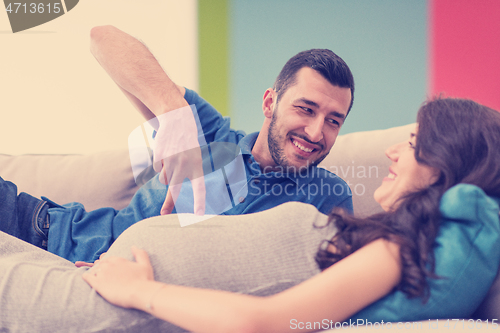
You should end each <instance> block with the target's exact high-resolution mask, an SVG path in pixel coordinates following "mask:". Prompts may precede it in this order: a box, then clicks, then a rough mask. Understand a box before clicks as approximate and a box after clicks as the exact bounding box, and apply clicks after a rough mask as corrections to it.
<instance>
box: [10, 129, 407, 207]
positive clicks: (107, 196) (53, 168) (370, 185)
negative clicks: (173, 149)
mask: <svg viewBox="0 0 500 333" xmlns="http://www.w3.org/2000/svg"><path fill="white" fill-rule="evenodd" d="M414 126H415V125H414V124H410V125H406V126H400V127H394V128H390V129H386V130H376V131H366V132H356V133H350V134H346V135H340V136H339V137H338V138H337V142H336V143H335V145H334V146H333V148H332V150H331V152H330V154H329V155H328V156H327V157H326V158H325V160H324V161H323V162H322V163H321V164H320V166H321V167H323V168H325V169H327V170H329V171H332V172H333V173H335V174H336V175H337V176H339V177H341V178H343V179H344V180H346V181H347V182H348V184H349V185H350V186H351V190H352V192H353V202H354V210H355V212H356V213H358V214H370V213H373V212H376V211H379V210H380V207H379V205H378V204H377V203H376V202H375V200H373V192H374V191H375V189H376V188H377V187H378V186H379V185H380V184H381V182H382V178H384V177H385V176H386V175H387V174H388V167H389V165H390V161H389V159H388V158H387V157H386V156H385V154H384V151H385V149H387V147H389V146H391V145H393V144H395V143H398V142H401V141H403V140H407V139H408V138H409V132H410V131H411V130H412V129H413V128H414ZM0 177H2V178H3V179H5V180H9V181H12V182H14V184H16V185H17V186H18V190H19V191H20V192H27V193H29V194H31V195H33V196H36V197H40V196H46V197H48V198H49V199H51V200H53V201H55V202H57V203H59V204H64V203H68V202H73V201H76V202H81V203H82V204H84V206H85V208H86V209H87V210H93V209H96V208H100V207H114V208H116V209H121V208H123V207H125V206H126V205H127V204H128V202H129V201H130V199H131V198H132V196H133V195H134V193H135V192H136V191H137V189H138V186H137V185H136V184H135V181H134V177H133V175H132V171H131V166H130V158H129V154H128V150H125V149H124V150H117V151H110V152H101V153H94V154H89V155H19V156H11V155H0ZM325 194H326V193H325Z"/></svg>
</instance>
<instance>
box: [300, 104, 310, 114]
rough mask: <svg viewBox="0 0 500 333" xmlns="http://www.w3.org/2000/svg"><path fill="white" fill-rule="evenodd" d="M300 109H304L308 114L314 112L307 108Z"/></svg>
mask: <svg viewBox="0 0 500 333" xmlns="http://www.w3.org/2000/svg"><path fill="white" fill-rule="evenodd" d="M299 108H301V109H302V111H304V112H306V113H312V112H313V110H311V109H309V108H306V107H305V106H299Z"/></svg>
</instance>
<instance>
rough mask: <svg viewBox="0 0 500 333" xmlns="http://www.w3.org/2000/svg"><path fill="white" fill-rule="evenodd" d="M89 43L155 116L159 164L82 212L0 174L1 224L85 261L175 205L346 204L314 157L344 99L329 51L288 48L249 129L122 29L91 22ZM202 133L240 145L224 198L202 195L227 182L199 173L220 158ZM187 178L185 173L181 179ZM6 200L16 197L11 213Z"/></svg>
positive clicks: (342, 186)
mask: <svg viewBox="0 0 500 333" xmlns="http://www.w3.org/2000/svg"><path fill="white" fill-rule="evenodd" d="M91 52H92V53H93V55H94V56H95V57H96V59H97V60H98V62H99V63H100V64H101V66H102V67H103V68H104V69H105V70H106V71H107V72H108V74H109V75H110V76H111V78H112V79H113V80H114V81H115V82H116V83H117V85H118V86H119V87H120V89H121V90H122V91H123V92H124V93H125V95H126V96H127V97H128V98H129V99H130V101H131V102H132V103H133V104H134V105H135V106H136V108H137V109H138V110H139V111H140V112H141V113H142V114H143V115H144V117H145V118H146V119H148V120H151V121H152V122H156V128H157V134H156V138H155V140H156V148H155V170H157V171H160V174H159V175H157V176H155V177H154V178H153V179H151V180H150V181H149V182H148V183H146V184H145V185H144V186H142V187H141V189H139V191H138V192H137V193H136V195H135V196H134V198H133V199H132V201H131V203H130V205H129V206H128V207H126V208H124V209H122V210H120V211H116V210H114V209H112V208H101V209H97V210H95V211H91V212H86V211H85V209H84V207H83V206H82V205H81V204H78V203H71V204H67V205H64V206H60V205H57V204H55V203H53V202H51V201H50V200H48V199H46V198H43V199H44V200H42V201H40V200H38V199H35V198H32V197H30V196H29V195H27V194H25V193H22V194H21V195H19V198H16V197H15V194H14V193H15V192H16V188H15V185H13V184H11V183H8V182H3V181H2V182H0V187H1V188H4V189H3V190H2V192H8V191H10V196H8V197H6V198H8V200H6V202H8V205H3V206H2V207H0V210H10V212H9V220H8V221H7V222H3V221H2V223H1V225H0V229H1V230H2V231H6V232H7V233H10V234H13V235H15V236H17V237H19V238H22V239H24V240H27V241H29V242H31V243H33V244H35V245H38V246H41V247H44V246H46V247H47V249H48V250H49V251H50V252H52V253H55V254H57V255H59V256H62V257H65V258H67V259H69V260H72V261H77V260H78V261H94V260H95V259H97V258H98V256H99V255H100V254H101V253H103V252H105V251H107V249H108V248H109V246H110V245H111V244H112V242H113V241H114V240H115V239H116V238H117V237H118V236H119V235H120V234H121V233H122V232H123V231H124V230H125V229H126V228H128V227H129V226H130V225H132V224H133V223H135V222H137V221H139V220H142V219H145V218H148V217H152V216H157V215H159V214H168V213H171V212H179V209H178V207H180V206H182V205H184V206H185V205H187V206H191V207H192V209H191V211H192V212H194V213H195V214H199V215H201V214H203V213H207V209H211V211H209V212H208V213H214V212H215V213H216V214H227V215H234V214H248V213H254V212H258V211H262V210H266V209H270V208H272V207H275V206H277V205H279V204H281V203H284V202H287V201H301V202H307V203H310V204H312V205H314V206H315V207H316V208H318V210H320V211H321V212H322V213H324V214H327V213H329V211H330V210H331V209H332V208H333V207H341V208H344V209H345V210H347V211H352V200H351V193H350V190H349V188H348V186H347V184H346V183H345V182H344V181H343V180H341V179H340V178H338V177H337V176H336V175H334V174H332V173H330V172H328V171H326V170H324V169H321V168H316V167H315V165H316V164H318V163H319V162H320V161H321V160H323V159H324V158H325V157H326V156H327V155H328V153H329V151H330V149H331V147H332V146H333V144H334V143H335V139H336V138H337V135H338V132H339V130H340V128H341V126H342V124H343V123H344V121H345V118H346V117H347V114H348V113H349V110H350V109H351V107H352V103H353V94H354V81H353V78H352V74H351V72H350V70H349V68H348V66H347V65H346V64H345V62H344V61H343V60H342V59H341V58H339V57H338V56H337V55H335V54H334V53H333V52H331V51H329V50H309V51H304V52H301V53H299V54H297V55H296V56H294V57H293V58H291V59H290V60H289V61H288V62H287V64H286V65H285V66H284V68H283V70H282V71H281V73H280V74H279V76H278V78H277V79H276V82H275V85H274V87H273V88H269V89H267V90H266V92H265V93H264V97H263V103H262V109H263V113H264V116H265V120H264V124H263V125H262V129H261V131H260V133H253V134H250V135H245V134H244V133H243V132H242V131H235V130H232V129H230V127H229V119H227V118H223V117H222V116H221V115H220V114H219V113H218V112H217V111H216V110H215V109H214V108H213V107H212V106H211V105H210V104H208V103H207V102H206V101H204V100H203V99H202V98H201V97H199V96H198V95H197V94H196V93H195V92H194V91H192V90H189V89H186V88H184V87H180V86H177V85H175V84H174V83H173V82H172V81H171V80H170V79H169V78H168V76H167V75H166V74H165V72H164V71H163V70H162V68H161V67H160V65H159V64H158V62H157V61H156V59H155V58H154V57H153V55H152V54H151V53H150V52H149V50H148V49H147V48H146V47H145V46H144V45H143V44H142V43H140V42H139V41H138V40H136V39H135V38H133V37H131V36H129V35H128V34H126V33H124V32H122V31H120V30H118V29H116V28H114V27H111V26H104V27H96V28H94V29H92V31H91ZM190 105H191V106H192V107H189V106H190ZM198 127H201V131H200V129H199V128H198ZM200 132H201V135H200V136H199V134H200ZM200 143H201V144H200ZM204 143H209V144H210V146H212V147H215V146H216V143H229V144H234V145H235V146H236V145H237V146H238V147H239V149H240V150H241V151H240V153H239V154H236V155H238V156H241V157H242V159H241V161H242V163H241V167H242V168H243V170H244V183H245V185H246V184H248V185H249V188H250V189H249V190H248V192H247V193H245V195H242V196H238V191H236V192H234V193H232V194H230V195H229V196H233V198H231V206H229V207H227V206H225V208H223V209H219V208H220V207H218V208H215V209H214V208H213V207H212V206H213V205H209V206H210V208H209V207H208V206H207V205H206V203H210V202H209V201H210V200H208V199H207V200H205V198H214V197H216V198H217V197H219V196H224V195H226V193H227V192H229V191H230V188H231V181H230V180H231V179H232V178H234V174H224V178H225V179H226V182H223V183H222V187H218V185H217V184H215V186H213V185H214V184H213V183H211V182H212V181H213V178H211V177H212V175H213V174H215V172H212V173H209V174H207V173H206V172H205V176H204V177H203V174H204V171H203V169H204V168H203V164H204V163H205V162H206V161H207V160H209V162H208V163H209V164H210V163H211V164H212V166H213V165H214V164H217V163H219V164H220V162H219V161H217V159H216V158H215V157H214V156H217V153H216V152H215V153H214V151H211V153H210V154H211V155H209V156H208V157H207V155H203V153H202V152H201V149H200V146H203V145H204ZM211 149H212V150H213V148H209V150H211ZM214 154H215V155H214ZM236 155H235V156H236ZM223 164H224V163H223ZM212 171H214V170H213V167H212ZM236 174H238V171H237V172H236ZM186 178H187V179H189V180H190V183H186V182H184V179H186ZM167 183H168V184H169V186H168V187H166V186H165V184H167ZM219 185H220V184H219ZM5 189H6V190H5ZM0 190H1V189H0ZM235 195H236V196H235ZM186 198H187V199H186ZM16 200H17V203H18V205H17V206H15V204H16ZM218 202H219V201H217V200H216V204H215V206H217V205H218ZM19 204H20V205H19ZM6 207H7V208H6ZM11 207H21V208H18V209H17V210H19V212H20V213H19V214H16V213H13V212H12V208H11ZM49 230H50V233H49ZM47 238H48V239H47ZM47 240H48V244H47Z"/></svg>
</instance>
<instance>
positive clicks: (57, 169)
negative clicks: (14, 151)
mask: <svg viewBox="0 0 500 333" xmlns="http://www.w3.org/2000/svg"><path fill="white" fill-rule="evenodd" d="M0 176H1V177H2V178H3V179H4V180H8V181H12V182H13V183H14V184H16V185H17V186H18V191H19V192H26V193H29V194H31V195H33V196H35V197H41V196H45V197H47V198H49V199H51V200H52V201H55V202H56V203H59V204H65V203H69V202H81V203H82V204H83V205H84V206H85V208H86V209H87V210H93V209H97V208H100V207H113V208H116V209H121V208H124V207H126V206H127V205H128V203H129V202H130V199H131V198H132V196H133V195H134V193H135V192H136V191H137V189H138V186H137V185H136V184H135V182H134V177H133V175H132V171H131V167H130V159H129V155H128V150H117V151H109V152H101V153H94V154H89V155H19V156H11V155H0Z"/></svg>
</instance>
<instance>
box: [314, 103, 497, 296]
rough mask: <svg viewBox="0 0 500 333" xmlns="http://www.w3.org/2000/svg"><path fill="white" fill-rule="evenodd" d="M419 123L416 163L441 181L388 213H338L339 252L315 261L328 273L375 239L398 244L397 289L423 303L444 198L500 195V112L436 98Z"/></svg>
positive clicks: (333, 215) (335, 214) (334, 241)
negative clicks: (468, 188) (464, 191)
mask: <svg viewBox="0 0 500 333" xmlns="http://www.w3.org/2000/svg"><path fill="white" fill-rule="evenodd" d="M417 122H418V135H417V137H416V146H415V159H416V160H417V162H418V163H420V164H422V165H427V166H430V167H433V168H436V169H437V170H439V178H438V180H437V181H436V182H435V183H434V184H432V185H430V186H429V187H428V188H426V189H423V190H419V191H416V192H413V193H409V194H407V195H405V196H403V197H402V198H400V199H399V201H398V204H397V205H396V206H397V208H396V209H395V210H392V211H390V212H383V213H379V214H375V215H372V216H370V217H368V218H357V217H354V216H351V215H347V214H344V213H343V212H341V211H338V210H334V211H333V212H332V213H331V214H330V222H329V223H334V224H335V226H336V227H337V229H338V233H337V234H336V235H335V237H334V238H333V239H332V240H331V241H328V243H329V244H331V245H333V246H334V248H335V249H336V250H335V251H334V252H330V251H328V248H327V247H321V248H320V250H319V251H318V254H317V257H316V260H317V262H318V264H319V266H320V267H321V269H325V268H327V267H329V266H331V265H332V264H334V263H336V262H337V261H339V260H341V259H342V258H344V257H346V256H348V255H349V254H351V253H353V252H354V251H356V250H358V249H359V248H361V247H363V246H364V245H366V244H368V243H370V242H372V241H374V240H376V239H379V238H383V239H386V240H388V241H391V242H395V243H397V244H398V245H399V246H400V255H401V263H402V275H401V281H400V283H399V285H398V286H397V289H398V290H401V291H403V292H404V293H406V294H407V295H408V296H409V297H423V299H424V301H425V300H426V299H427V298H428V296H429V287H428V284H427V278H428V277H432V278H437V276H436V275H435V274H434V267H435V265H434V252H433V247H434V242H435V238H436V235H437V232H438V229H439V225H440V220H441V216H440V212H439V202H440V199H441V196H442V195H443V194H444V192H446V190H448V189H449V188H450V187H452V186H454V185H456V184H458V183H467V184H473V185H476V186H478V187H480V188H482V189H483V190H484V191H485V192H486V194H487V195H489V196H494V197H500V113H499V112H497V111H495V110H493V109H490V108H488V107H485V106H483V105H480V104H478V103H476V102H473V101H471V100H464V99H453V98H436V99H433V100H430V101H428V102H426V103H424V104H423V105H422V107H421V108H420V110H419V112H418V115H417Z"/></svg>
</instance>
